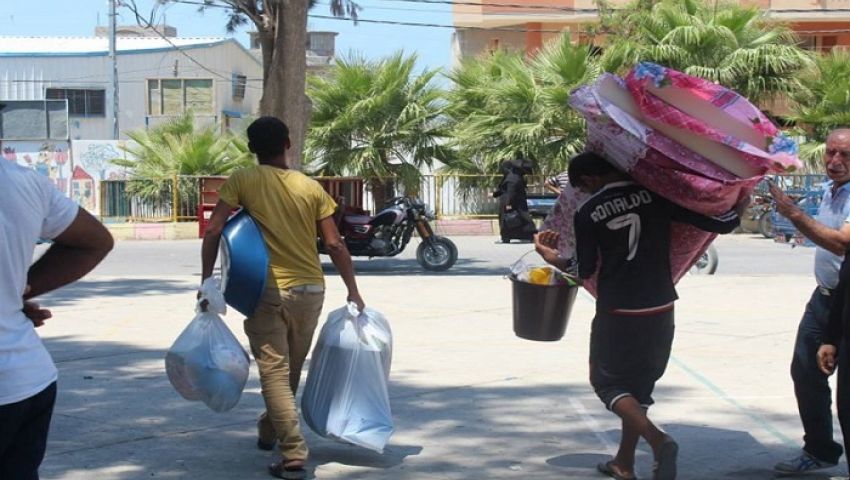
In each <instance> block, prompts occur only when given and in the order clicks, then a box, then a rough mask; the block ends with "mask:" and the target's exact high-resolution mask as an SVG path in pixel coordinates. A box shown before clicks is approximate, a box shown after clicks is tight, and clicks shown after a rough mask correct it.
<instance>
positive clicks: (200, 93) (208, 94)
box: [185, 79, 213, 113]
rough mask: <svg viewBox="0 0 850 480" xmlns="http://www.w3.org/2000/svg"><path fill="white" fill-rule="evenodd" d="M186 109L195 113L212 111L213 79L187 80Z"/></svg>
mask: <svg viewBox="0 0 850 480" xmlns="http://www.w3.org/2000/svg"><path fill="white" fill-rule="evenodd" d="M185 82H186V109H187V110H192V111H193V112H195V113H212V111H213V94H212V84H213V81H212V80H198V79H195V80H185Z"/></svg>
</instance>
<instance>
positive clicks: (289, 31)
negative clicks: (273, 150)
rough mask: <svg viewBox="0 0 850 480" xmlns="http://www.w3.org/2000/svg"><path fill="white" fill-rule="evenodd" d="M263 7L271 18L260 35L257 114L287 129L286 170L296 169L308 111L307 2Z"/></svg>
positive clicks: (284, 1)
mask: <svg viewBox="0 0 850 480" xmlns="http://www.w3.org/2000/svg"><path fill="white" fill-rule="evenodd" d="M272 7H273V8H272ZM267 8H268V9H269V12H270V13H273V15H270V16H269V23H270V25H268V27H270V28H268V29H266V31H265V32H261V34H260V35H261V37H260V38H261V42H262V47H263V97H262V98H261V99H260V114H261V115H271V116H274V117H278V118H280V119H281V120H283V121H284V122H286V124H287V125H288V126H289V137H290V140H291V141H292V149H291V150H290V157H289V158H290V163H291V165H290V167H291V168H294V169H300V168H301V159H302V154H303V149H304V136H305V134H306V131H307V121H308V119H309V111H310V102H309V100H308V99H307V95H306V94H305V93H304V91H305V80H306V70H307V55H306V45H307V9H308V1H307V0H277V1H275V2H274V3H272V2H268V3H267ZM269 47H271V48H269Z"/></svg>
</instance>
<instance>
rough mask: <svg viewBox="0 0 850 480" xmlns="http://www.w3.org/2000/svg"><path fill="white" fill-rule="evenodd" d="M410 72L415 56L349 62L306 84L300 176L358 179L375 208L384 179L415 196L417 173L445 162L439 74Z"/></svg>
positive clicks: (399, 54) (383, 191) (448, 154)
mask: <svg viewBox="0 0 850 480" xmlns="http://www.w3.org/2000/svg"><path fill="white" fill-rule="evenodd" d="M415 66H416V55H405V54H404V52H397V53H395V54H393V55H391V56H389V57H386V58H383V59H381V60H377V61H371V60H366V59H364V58H362V57H360V56H357V55H351V56H349V57H348V58H342V59H339V60H337V63H336V65H335V66H334V67H333V68H332V69H331V71H330V72H329V74H328V75H327V76H326V77H319V76H314V77H311V78H310V80H309V82H308V85H309V86H308V89H307V93H308V95H309V96H310V98H311V99H312V101H313V115H312V118H311V123H310V128H309V130H308V133H307V141H306V151H305V158H306V160H307V162H308V165H307V167H306V170H307V171H309V172H311V173H313V174H319V175H355V176H360V177H364V178H366V179H367V181H368V183H369V185H370V188H371V189H372V195H373V198H374V200H375V205H376V206H378V205H382V204H383V202H384V200H385V199H386V190H387V181H388V179H389V178H390V177H396V178H398V179H399V180H401V182H402V183H403V185H404V187H405V191H407V192H411V191H416V190H417V188H418V186H419V182H420V180H421V172H420V170H421V168H422V167H423V166H429V167H430V166H433V164H434V161H435V160H438V161H442V162H445V161H449V159H450V158H451V151H450V150H449V149H448V148H447V147H446V146H445V143H446V140H447V137H448V134H447V131H446V129H445V125H444V121H443V119H442V117H443V111H444V109H445V99H444V92H443V90H442V89H441V88H439V87H438V86H436V85H435V83H434V82H433V80H434V77H435V76H436V75H437V74H438V73H439V71H438V70H425V71H423V72H421V73H419V74H416V73H415V72H414V69H415Z"/></svg>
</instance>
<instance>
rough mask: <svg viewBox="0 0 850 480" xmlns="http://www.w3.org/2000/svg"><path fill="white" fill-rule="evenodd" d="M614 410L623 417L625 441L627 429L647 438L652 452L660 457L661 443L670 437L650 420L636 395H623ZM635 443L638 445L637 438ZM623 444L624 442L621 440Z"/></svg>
mask: <svg viewBox="0 0 850 480" xmlns="http://www.w3.org/2000/svg"><path fill="white" fill-rule="evenodd" d="M613 410H614V413H616V414H617V415H618V416H619V417H620V418H622V419H623V441H625V440H626V432H627V431H628V432H630V434H632V435H635V434H636V435H639V436H641V437H643V438H645V439H646V441H647V442H648V443H649V446H650V447H652V452H653V453H654V454H655V456H656V457H658V454H659V452H660V450H661V445H662V444H663V443H664V441H665V440H667V439H668V438H669V437H668V436H667V434H666V433H664V432H662V431H661V430H659V429H658V427H656V426H655V424H653V423H652V421H650V420H649V417H647V416H646V409H645V408H643V407H642V406H641V405H640V404H639V403H638V402H637V400H635V399H634V397H623V398H621V399H620V400H618V401H617V403H615V404H614V407H613ZM634 443H635V446H636V445H637V440H635V441H634ZM622 444H623V442H621V445H622ZM634 448H635V447H632V457H634ZM618 455H619V454H618Z"/></svg>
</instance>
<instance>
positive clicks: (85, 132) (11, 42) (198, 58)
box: [0, 36, 263, 140]
mask: <svg viewBox="0 0 850 480" xmlns="http://www.w3.org/2000/svg"><path fill="white" fill-rule="evenodd" d="M116 57H117V65H118V85H119V86H118V125H119V130H120V137H119V138H121V139H125V138H127V137H126V132H127V131H130V130H137V129H143V128H147V127H150V126H153V125H157V124H159V123H162V122H163V121H166V120H168V119H170V118H173V117H175V116H179V115H182V114H183V113H184V112H187V111H191V112H192V114H193V115H194V116H195V117H196V120H197V123H198V124H202V125H203V124H209V123H220V124H221V125H222V126H223V127H228V126H231V125H232V124H233V123H234V122H236V121H237V120H236V119H239V118H244V117H248V116H253V115H256V113H257V110H258V107H259V101H260V97H261V95H262V72H263V69H262V64H261V63H260V61H258V59H257V58H256V57H255V56H253V55H251V53H250V52H249V51H248V50H247V49H245V48H244V47H243V46H242V45H241V44H240V43H239V42H237V41H236V40H234V39H232V38H217V37H214V38H209V37H208V38H181V37H173V38H168V40H166V39H164V38H162V37H159V36H156V37H151V36H141V37H139V36H137V37H119V38H118V39H117V55H116ZM111 91H112V60H111V58H110V56H109V43H108V39H107V38H106V37H0V101H2V100H43V99H67V100H68V109H69V112H68V113H69V120H70V132H69V133H70V140H105V139H112V138H113V102H112V97H111Z"/></svg>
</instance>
